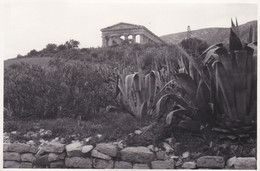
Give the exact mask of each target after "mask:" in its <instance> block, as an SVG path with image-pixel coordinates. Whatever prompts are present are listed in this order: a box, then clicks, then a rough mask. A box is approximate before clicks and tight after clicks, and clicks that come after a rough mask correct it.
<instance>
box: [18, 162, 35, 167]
mask: <svg viewBox="0 0 260 171" xmlns="http://www.w3.org/2000/svg"><path fill="white" fill-rule="evenodd" d="M32 167H33V164H32V163H30V162H21V164H20V168H32Z"/></svg>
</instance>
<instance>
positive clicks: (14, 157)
mask: <svg viewBox="0 0 260 171" xmlns="http://www.w3.org/2000/svg"><path fill="white" fill-rule="evenodd" d="M4 160H11V161H20V160H21V156H20V154H19V153H15V152H4Z"/></svg>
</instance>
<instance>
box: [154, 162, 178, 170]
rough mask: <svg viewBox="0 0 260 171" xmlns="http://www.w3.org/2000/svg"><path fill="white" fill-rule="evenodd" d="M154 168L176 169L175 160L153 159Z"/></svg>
mask: <svg viewBox="0 0 260 171" xmlns="http://www.w3.org/2000/svg"><path fill="white" fill-rule="evenodd" d="M151 166H152V169H174V162H173V161H152V162H151Z"/></svg>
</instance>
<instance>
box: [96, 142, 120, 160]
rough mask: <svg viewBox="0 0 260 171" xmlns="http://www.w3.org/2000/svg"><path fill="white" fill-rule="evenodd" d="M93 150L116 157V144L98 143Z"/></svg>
mask: <svg viewBox="0 0 260 171" xmlns="http://www.w3.org/2000/svg"><path fill="white" fill-rule="evenodd" d="M95 150H98V151H99V152H101V153H103V154H106V155H109V156H112V157H116V156H117V152H118V149H117V147H116V145H114V144H111V143H99V144H97V145H96V148H95Z"/></svg>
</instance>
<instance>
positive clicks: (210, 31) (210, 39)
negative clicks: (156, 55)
mask: <svg viewBox="0 0 260 171" xmlns="http://www.w3.org/2000/svg"><path fill="white" fill-rule="evenodd" d="M250 26H253V30H254V31H255V32H256V33H257V21H256V20H254V21H250V22H248V23H245V24H242V25H239V31H240V36H241V38H242V40H244V41H246V40H247V38H248V34H249V31H248V29H249V28H250ZM229 33H230V28H205V29H199V30H194V31H191V37H196V38H199V39H202V40H205V41H206V42H207V43H208V44H210V45H211V44H215V43H219V42H224V43H227V42H228V39H229ZM186 35H187V32H186V31H185V32H181V33H174V34H168V35H165V36H161V37H160V38H161V39H163V40H164V41H165V42H167V43H178V42H180V41H181V40H183V39H184V38H186Z"/></svg>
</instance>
